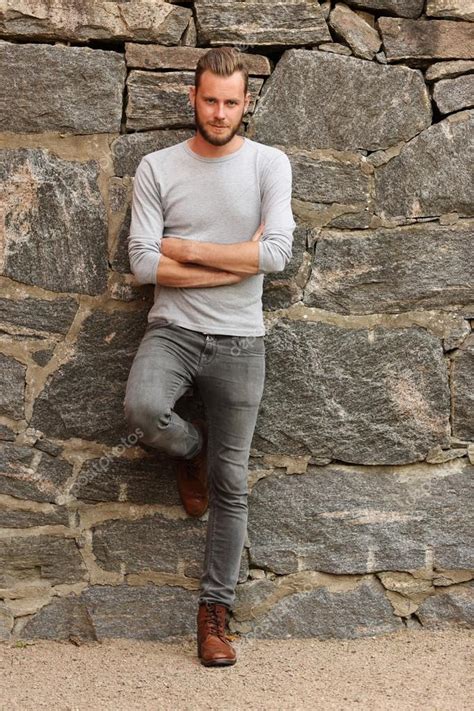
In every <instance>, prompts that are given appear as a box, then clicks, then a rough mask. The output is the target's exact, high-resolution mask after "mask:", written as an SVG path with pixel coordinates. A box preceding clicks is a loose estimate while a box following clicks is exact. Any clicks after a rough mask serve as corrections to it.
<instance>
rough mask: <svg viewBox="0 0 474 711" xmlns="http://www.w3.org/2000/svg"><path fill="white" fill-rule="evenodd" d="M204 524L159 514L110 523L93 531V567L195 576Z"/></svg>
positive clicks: (202, 545)
mask: <svg viewBox="0 0 474 711" xmlns="http://www.w3.org/2000/svg"><path fill="white" fill-rule="evenodd" d="M205 537H206V523H205V522H204V521H199V522H198V521H195V520H193V519H191V518H185V519H182V520H179V519H178V520H175V519H174V518H166V517H165V516H163V515H161V514H154V515H152V516H145V517H143V518H141V519H138V520H134V521H120V520H112V521H106V522H105V523H102V524H99V525H97V526H95V527H94V528H93V533H92V546H93V551H94V556H95V559H96V561H97V564H98V565H100V566H101V567H102V568H104V569H105V570H115V571H120V570H121V569H122V570H124V571H125V572H126V573H139V572H143V571H145V570H155V571H159V572H166V573H178V571H179V570H181V568H182V569H184V572H185V575H190V576H192V575H194V577H198V576H199V575H200V574H201V572H202V570H201V568H202V559H203V556H204V545H205Z"/></svg>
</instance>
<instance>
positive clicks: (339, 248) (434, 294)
mask: <svg viewBox="0 0 474 711" xmlns="http://www.w3.org/2000/svg"><path fill="white" fill-rule="evenodd" d="M472 254H474V222H471V221H465V222H461V223H459V224H458V225H453V226H446V227H442V226H440V225H439V224H436V223H433V222H428V223H426V222H425V223H422V224H418V225H413V226H407V227H399V228H396V229H378V230H373V231H372V230H370V231H356V232H351V234H350V235H348V234H347V232H344V231H342V232H341V231H337V230H323V231H322V232H321V236H320V237H319V239H318V240H317V242H316V247H315V252H314V267H313V271H312V275H311V278H310V280H309V283H308V285H307V286H306V289H305V295H304V303H305V304H307V305H308V306H316V307H318V308H321V309H327V310H328V311H337V312H342V313H358V314H360V313H387V312H388V313H399V312H400V311H410V310H415V309H426V308H433V307H437V306H439V307H446V306H448V305H449V304H453V305H457V304H469V303H471V302H472V301H474V262H473V260H472V258H471V257H472Z"/></svg>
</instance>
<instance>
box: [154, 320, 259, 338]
mask: <svg viewBox="0 0 474 711" xmlns="http://www.w3.org/2000/svg"><path fill="white" fill-rule="evenodd" d="M161 318H162V317H161ZM167 320H169V323H170V325H171V326H173V325H174V326H181V327H182V328H188V329H189V330H190V331H198V332H199V333H211V334H213V335H215V336H265V335H266V332H265V329H263V331H258V332H257V331H254V332H253V333H249V332H248V331H246V332H242V331H229V332H225V331H222V330H219V329H217V328H215V327H213V326H199V327H196V324H193V323H187V322H185V321H176V320H174V319H173V320H171V319H167ZM152 321H153V319H149V323H151V322H152Z"/></svg>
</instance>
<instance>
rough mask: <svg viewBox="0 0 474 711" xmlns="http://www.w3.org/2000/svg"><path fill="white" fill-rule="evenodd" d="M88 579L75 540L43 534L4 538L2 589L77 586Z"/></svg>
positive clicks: (0, 563)
mask: <svg viewBox="0 0 474 711" xmlns="http://www.w3.org/2000/svg"><path fill="white" fill-rule="evenodd" d="M86 576H87V570H86V567H85V565H84V563H83V561H82V557H81V554H80V552H79V549H78V547H77V545H76V542H75V541H74V540H73V539H72V538H61V537H60V536H52V535H40V536H11V537H9V538H2V539H0V588H7V587H13V586H14V585H16V584H18V583H23V584H29V585H33V584H36V585H37V584H39V583H43V582H48V583H49V584H50V585H61V584H64V583H77V582H80V581H82V580H86Z"/></svg>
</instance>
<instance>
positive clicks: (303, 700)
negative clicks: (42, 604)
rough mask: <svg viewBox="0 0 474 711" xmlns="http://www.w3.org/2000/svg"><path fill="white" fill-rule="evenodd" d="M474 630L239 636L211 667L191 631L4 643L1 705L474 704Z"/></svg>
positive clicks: (64, 709) (458, 708) (65, 710)
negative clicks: (160, 637) (169, 638)
mask: <svg viewBox="0 0 474 711" xmlns="http://www.w3.org/2000/svg"><path fill="white" fill-rule="evenodd" d="M473 640H474V630H459V631H445V630H436V631H432V632H428V631H425V630H402V631H399V632H396V633H392V634H388V635H383V636H377V637H365V638H363V639H357V640H333V639H331V640H318V639H298V640H296V639H288V640H253V639H249V640H245V639H240V640H234V641H233V644H234V647H235V649H236V651H237V663H236V664H234V665H233V666H231V667H227V668H225V667H224V668H222V667H221V668H215V667H214V668H206V667H204V666H203V665H202V664H200V662H199V660H198V658H197V655H196V645H195V641H194V639H192V638H186V639H184V640H183V639H181V640H179V641H174V642H141V641H136V640H106V641H104V642H92V643H86V644H81V645H80V646H76V645H75V644H73V643H71V642H52V641H46V640H41V641H37V642H27V643H24V642H23V643H22V644H23V646H16V644H15V643H3V644H0V708H1V709H2V711H3V710H4V709H5V711H6V710H7V709H8V711H10V710H11V709H21V710H22V711H26V710H28V709H35V711H36V709H48V710H51V711H55V710H56V709H61V711H74V710H75V709H88V710H91V709H114V711H115V710H118V709H126V710H127V711H130V710H132V709H140V710H142V709H160V710H161V709H170V710H171V709H179V710H187V709H189V711H191V710H192V711H195V710H198V709H219V711H220V710H221V709H246V710H247V709H255V710H257V709H258V710H259V711H261V710H262V709H271V710H272V711H274V710H275V709H285V711H286V710H287V709H303V708H306V707H310V708H313V709H325V710H326V709H329V710H331V709H374V711H375V710H376V711H383V710H385V709H387V710H389V709H394V710H395V709H397V711H400V710H402V711H410V710H411V709H416V710H417V711H419V709H423V710H424V711H435V710H436V711H438V709H439V711H449V710H450V709H453V711H463V710H464V709H466V710H467V709H470V710H471V709H473V708H474V695H473V688H474V684H473V682H474V677H473V668H474V665H473V661H474V656H473Z"/></svg>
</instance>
